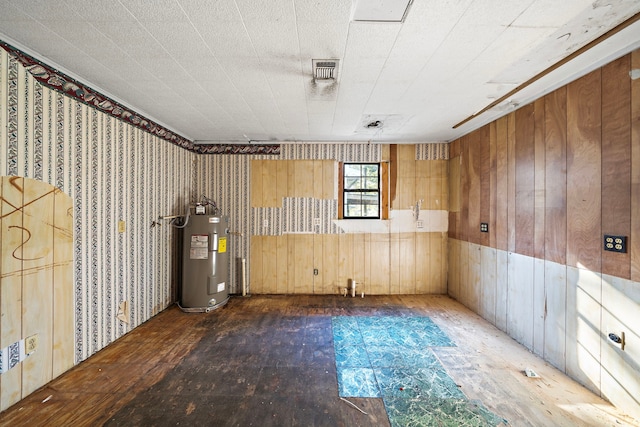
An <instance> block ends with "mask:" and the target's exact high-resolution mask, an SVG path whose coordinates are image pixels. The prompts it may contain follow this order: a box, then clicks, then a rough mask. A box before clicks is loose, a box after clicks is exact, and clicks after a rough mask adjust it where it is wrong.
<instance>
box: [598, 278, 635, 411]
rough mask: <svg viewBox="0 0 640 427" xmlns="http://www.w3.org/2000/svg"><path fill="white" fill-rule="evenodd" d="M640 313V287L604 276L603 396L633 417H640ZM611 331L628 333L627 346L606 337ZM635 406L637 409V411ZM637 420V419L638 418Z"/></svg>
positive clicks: (626, 334) (624, 280)
mask: <svg viewBox="0 0 640 427" xmlns="http://www.w3.org/2000/svg"><path fill="white" fill-rule="evenodd" d="M638 313H640V288H639V287H638V284H637V283H634V282H632V281H631V280H627V279H623V278H620V277H615V276H609V275H603V276H602V325H601V327H600V330H601V331H602V335H601V342H602V345H601V347H602V354H601V363H602V370H601V372H602V379H601V381H602V382H601V390H602V396H603V397H605V398H606V399H607V400H609V401H610V402H611V403H613V404H614V405H616V406H617V407H619V408H628V409H626V411H627V413H628V414H629V415H631V416H633V417H640V405H639V404H638V396H640V381H638V366H640V346H639V344H640V331H638V329H637V328H635V330H634V326H633V325H637V319H638ZM608 331H614V332H616V333H617V334H619V335H620V333H621V332H623V331H624V332H625V349H624V351H621V350H620V346H619V345H617V344H614V343H613V342H612V341H610V340H609V339H608V337H607V332H608ZM634 408H635V410H634ZM636 419H637V418H636Z"/></svg>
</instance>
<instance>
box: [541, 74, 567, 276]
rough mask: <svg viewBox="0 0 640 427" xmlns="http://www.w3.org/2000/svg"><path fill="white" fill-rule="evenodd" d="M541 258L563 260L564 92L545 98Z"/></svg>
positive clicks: (564, 184) (564, 233)
mask: <svg viewBox="0 0 640 427" xmlns="http://www.w3.org/2000/svg"><path fill="white" fill-rule="evenodd" d="M544 100H545V222H544V224H545V233H544V241H545V243H544V246H545V258H546V259H547V260H549V261H553V262H556V263H558V264H566V260H567V256H566V255H567V89H566V87H562V88H560V89H558V90H556V91H554V92H552V93H550V94H549V95H547V96H545V98H544Z"/></svg>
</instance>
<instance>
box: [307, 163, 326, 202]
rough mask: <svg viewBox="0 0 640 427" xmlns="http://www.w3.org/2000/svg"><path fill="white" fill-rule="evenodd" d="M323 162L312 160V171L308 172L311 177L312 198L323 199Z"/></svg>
mask: <svg viewBox="0 0 640 427" xmlns="http://www.w3.org/2000/svg"><path fill="white" fill-rule="evenodd" d="M323 162H324V161H323V160H313V161H312V165H313V170H311V171H309V173H310V174H312V176H313V198H315V199H323V197H322V196H324V169H323Z"/></svg>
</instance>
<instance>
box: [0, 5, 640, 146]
mask: <svg viewBox="0 0 640 427" xmlns="http://www.w3.org/2000/svg"><path fill="white" fill-rule="evenodd" d="M374 1H377V2H379V3H381V4H380V5H379V6H380V7H382V8H384V7H385V4H386V3H390V2H391V3H392V2H393V1H392V0H374ZM356 2H357V0H217V1H214V0H113V1H105V0H58V1H51V0H0V39H3V40H5V41H6V42H8V43H11V44H14V45H15V46H16V47H18V48H21V49H23V50H25V51H26V52H27V53H30V54H32V55H33V56H36V58H38V59H41V60H43V61H45V62H47V63H48V64H50V65H52V66H54V67H57V68H59V69H60V70H61V71H63V72H66V73H67V74H70V75H71V76H72V77H75V78H76V79H78V80H80V81H82V82H85V83H86V84H88V85H89V86H90V87H93V88H95V89H97V90H99V91H101V92H102V93H104V94H105V95H107V96H110V97H112V98H114V99H115V100H117V101H119V102H121V103H123V104H124V105H126V106H129V107H131V108H133V109H134V110H136V111H138V112H139V113H141V114H143V115H145V116H146V117H148V118H150V119H152V120H155V121H157V122H158V123H160V124H163V125H164V126H166V127H168V128H169V129H171V130H173V131H175V132H177V133H179V134H181V135H182V136H184V137H186V138H189V139H191V140H195V141H197V142H205V141H206V142H224V143H228V142H242V143H245V142H247V141H248V140H254V141H274V142H276V141H299V142H302V141H373V142H375V141H380V142H383V141H384V142H397V143H402V142H428V141H450V140H452V139H454V138H456V137H458V136H461V135H463V134H465V133H467V132H469V131H470V130H473V129H475V128H477V127H479V126H480V125H482V124H484V123H487V122H489V121H490V120H493V119H494V118H496V117H498V116H500V115H503V114H504V113H505V112H506V111H508V109H509V108H513V105H514V104H523V103H526V102H529V101H531V100H533V99H535V97H537V96H539V95H540V94H542V93H545V92H548V91H549V90H551V89H553V88H555V87H558V86H559V85H561V84H564V83H566V82H567V81H568V80H569V79H573V78H575V77H576V76H578V75H580V74H581V73H584V72H585V70H589V69H593V68H594V67H595V66H599V65H602V64H603V63H604V62H605V61H608V60H610V59H613V58H615V57H617V56H620V55H622V54H624V53H627V52H629V51H630V50H632V49H634V48H637V47H639V46H640V24H638V23H635V24H634V25H632V26H630V27H628V28H627V29H626V30H624V31H621V32H619V33H618V34H617V35H616V36H614V37H612V38H610V39H608V41H607V42H606V44H603V45H602V46H600V48H599V49H597V50H593V51H592V52H591V54H588V55H586V56H583V57H581V58H579V59H578V60H577V61H574V62H575V64H569V65H567V66H563V67H561V68H560V69H559V70H558V71H556V72H554V73H553V74H552V75H549V76H547V77H545V78H543V79H541V80H540V81H538V82H536V83H535V84H533V85H531V86H530V87H528V88H527V89H525V90H523V91H521V92H519V93H516V94H514V95H513V97H512V98H510V99H508V100H505V102H504V103H502V104H500V105H498V106H496V107H495V108H493V109H491V110H489V111H487V112H486V113H484V114H482V115H480V116H479V117H477V118H475V119H473V120H470V121H468V122H467V123H465V124H464V125H462V126H459V127H458V128H456V129H454V128H453V126H454V125H456V124H457V123H459V122H461V121H463V120H464V119H466V118H467V117H469V116H471V115H473V114H474V113H476V112H478V111H480V110H481V109H483V108H484V107H486V106H487V105H489V104H490V103H491V102H493V101H494V100H495V99H497V98H499V97H501V96H503V95H504V94H506V93H507V92H509V91H511V90H512V89H514V88H515V87H516V86H517V85H519V84H521V83H522V82H525V81H527V80H528V79H530V78H531V77H533V76H535V75H536V74H538V73H540V72H541V71H543V70H545V69H547V68H548V67H549V66H551V65H553V64H555V63H556V62H558V61H560V60H561V59H563V58H564V57H566V56H567V55H569V54H571V53H572V52H574V51H576V50H577V49H579V48H581V47H582V46H584V45H585V44H587V43H589V42H590V41H592V40H594V39H596V38H597V37H599V36H600V35H602V34H604V33H606V32H607V31H608V30H609V29H611V28H613V27H615V26H616V25H618V24H619V23H621V22H623V21H625V20H626V19H628V18H630V17H632V16H634V15H635V14H637V13H638V12H640V1H638V0H595V1H594V0H561V1H559V0H510V1H505V0H414V1H413V3H412V4H411V6H410V8H409V10H408V12H407V14H406V19H405V21H404V22H403V23H390V22H355V21H352V20H351V16H352V11H353V10H354V9H355V3H356ZM312 59H339V60H340V62H339V71H338V79H337V82H335V83H333V84H327V83H320V82H318V83H316V82H314V81H313V78H312V68H311V64H312ZM375 120H380V121H381V122H382V127H380V128H374V129H369V128H367V127H366V124H367V123H369V122H371V121H375Z"/></svg>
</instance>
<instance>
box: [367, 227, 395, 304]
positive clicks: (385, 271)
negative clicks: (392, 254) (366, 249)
mask: <svg viewBox="0 0 640 427" xmlns="http://www.w3.org/2000/svg"><path fill="white" fill-rule="evenodd" d="M389 273H390V271H389V234H388V233H383V234H378V233H375V234H371V280H370V282H371V291H370V292H371V294H373V295H388V294H389V293H390V292H389Z"/></svg>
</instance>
